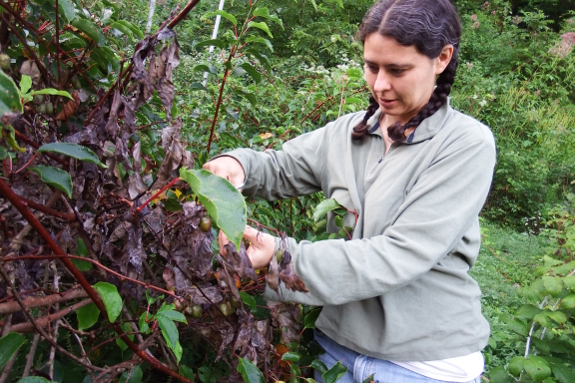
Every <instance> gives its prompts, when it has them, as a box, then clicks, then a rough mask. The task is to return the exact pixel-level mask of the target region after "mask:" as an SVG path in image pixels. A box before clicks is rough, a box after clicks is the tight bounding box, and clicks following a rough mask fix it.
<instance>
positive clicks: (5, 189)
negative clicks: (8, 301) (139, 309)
mask: <svg viewBox="0 0 575 383" xmlns="http://www.w3.org/2000/svg"><path fill="white" fill-rule="evenodd" d="M1 16H2V14H1V13H0V17H1ZM0 193H1V194H2V195H4V198H6V199H8V200H9V201H10V203H11V204H12V205H13V206H14V207H15V208H16V209H17V210H18V211H19V212H20V214H22V216H23V217H24V218H25V219H26V220H27V221H28V223H29V224H30V226H32V228H33V229H34V230H36V231H37V232H38V234H39V235H40V237H41V238H42V239H43V240H44V242H46V244H47V245H48V247H49V248H50V249H51V250H52V251H53V252H54V253H55V254H56V255H59V256H60V257H62V263H63V264H64V265H65V266H66V268H67V269H68V270H69V271H70V272H71V273H72V275H73V276H74V278H76V280H77V281H78V282H79V283H80V285H82V287H83V288H84V290H86V292H87V293H88V296H89V297H90V298H91V299H92V301H94V304H95V305H96V307H98V310H100V312H101V313H102V315H103V316H104V318H106V319H108V320H109V318H108V312H107V311H106V308H105V307H104V304H103V303H102V300H101V299H100V296H99V295H98V293H97V292H96V290H94V288H93V287H92V286H91V285H90V283H89V282H88V281H87V280H86V278H85V277H84V275H83V274H82V273H81V272H80V270H78V268H77V267H76V266H75V265H74V263H73V262H72V260H71V259H70V258H68V257H67V255H66V253H64V251H62V249H61V248H60V246H58V244H57V243H56V241H54V239H53V238H52V236H51V235H50V233H48V231H47V230H46V228H45V227H44V226H43V225H42V223H40V221H39V220H38V219H37V218H36V217H35V216H34V214H32V212H31V211H30V210H28V208H27V207H26V206H24V204H23V203H22V201H21V200H20V198H19V197H18V196H17V195H16V193H14V191H12V189H11V188H10V187H9V186H8V185H7V184H6V183H5V182H4V180H2V179H1V178H0ZM83 260H87V258H86V259H83ZM14 294H16V293H14ZM114 329H115V330H116V332H117V333H118V334H119V335H120V336H121V338H122V340H123V341H124V343H126V344H127V345H128V347H129V348H130V349H131V350H132V351H133V352H134V353H135V354H137V355H138V356H139V357H140V358H142V360H144V361H145V362H147V363H148V364H150V365H151V366H152V367H153V368H155V369H157V370H160V371H162V372H163V373H165V374H168V375H170V376H172V377H174V378H176V379H178V380H180V381H182V382H186V383H193V382H192V381H191V380H189V379H188V378H186V377H184V376H182V375H180V374H179V373H177V372H176V371H173V370H171V369H170V368H169V367H167V366H166V365H164V364H163V363H161V362H160V361H159V360H157V359H156V358H154V357H152V356H150V355H148V354H147V353H146V352H145V351H144V350H141V349H140V348H139V347H138V345H137V344H135V343H134V342H132V341H131V340H130V339H129V338H128V337H127V336H126V335H125V334H124V331H123V330H122V328H121V327H120V326H119V325H117V324H116V325H114Z"/></svg>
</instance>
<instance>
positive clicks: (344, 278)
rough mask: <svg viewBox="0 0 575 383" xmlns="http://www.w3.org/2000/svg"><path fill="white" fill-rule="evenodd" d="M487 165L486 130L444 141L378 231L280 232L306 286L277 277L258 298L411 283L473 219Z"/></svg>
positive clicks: (324, 301) (490, 159)
mask: <svg viewBox="0 0 575 383" xmlns="http://www.w3.org/2000/svg"><path fill="white" fill-rule="evenodd" d="M484 135H486V133H484ZM494 165H495V146H494V143H493V138H492V136H491V135H489V137H487V136H484V138H483V139H479V140H477V139H475V140H474V139H472V138H468V139H466V141H465V142H459V143H458V144H457V145H449V146H448V147H447V148H446V149H444V150H443V151H442V152H441V153H439V154H438V155H437V156H436V158H435V159H434V161H433V162H432V163H431V164H430V166H429V167H428V168H427V169H426V170H425V171H423V172H422V173H421V174H420V176H419V177H418V179H417V182H416V184H415V185H414V186H413V187H412V188H411V190H410V192H409V194H408V195H407V196H406V198H405V200H404V201H403V203H402V204H401V206H400V208H399V210H398V212H397V213H396V215H395V216H394V220H393V222H392V224H391V225H390V226H388V227H387V228H386V229H385V230H384V232H383V233H381V235H376V236H373V237H370V238H363V239H354V240H350V241H344V240H326V241H319V242H315V243H312V242H309V241H301V242H299V243H297V242H296V241H295V240H294V239H291V238H290V239H288V245H289V251H290V253H291V255H292V261H293V265H294V270H295V272H296V273H297V274H298V275H299V276H300V277H301V278H302V280H303V281H304V283H305V284H306V286H307V288H308V289H309V291H310V292H309V293H307V294H303V293H297V292H291V291H288V290H286V289H285V288H284V287H283V285H282V286H281V289H282V290H281V292H282V296H281V297H278V296H277V295H276V294H275V293H274V292H273V291H271V290H270V289H267V291H266V294H265V295H266V298H267V299H274V300H279V299H281V300H286V301H293V302H298V303H304V304H311V305H341V304H344V303H348V302H351V301H358V300H363V299H367V298H372V297H376V296H380V295H384V294H385V293H386V292H389V291H393V290H395V289H399V288H401V287H402V286H405V285H407V284H410V283H412V282H413V281H415V280H417V279H418V278H419V277H421V276H422V275H423V274H425V273H427V272H429V271H430V270H431V269H432V268H433V267H434V266H435V265H436V264H437V263H438V262H439V261H440V260H441V258H442V257H444V256H445V255H446V254H448V253H449V252H450V251H452V250H453V248H454V247H455V246H456V244H457V243H458V241H461V240H462V237H463V236H464V234H465V232H466V230H467V229H468V228H469V227H470V226H471V225H472V224H473V222H474V220H477V217H478V214H479V212H480V210H481V208H482V206H483V204H484V202H485V199H486V197H487V194H488V191H489V187H490V185H491V179H492V176H493V168H494Z"/></svg>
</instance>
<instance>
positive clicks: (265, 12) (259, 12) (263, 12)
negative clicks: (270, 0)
mask: <svg viewBox="0 0 575 383" xmlns="http://www.w3.org/2000/svg"><path fill="white" fill-rule="evenodd" d="M253 15H254V17H257V16H259V17H263V18H265V19H269V20H272V21H274V22H276V23H278V24H279V25H280V27H282V29H283V27H284V23H283V21H282V20H281V19H280V18H279V17H277V16H276V15H270V11H269V9H267V8H266V7H263V8H256V10H255V11H254V13H253Z"/></svg>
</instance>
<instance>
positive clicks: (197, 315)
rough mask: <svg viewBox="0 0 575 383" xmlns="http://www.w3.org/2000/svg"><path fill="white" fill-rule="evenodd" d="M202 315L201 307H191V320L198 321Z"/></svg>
mask: <svg viewBox="0 0 575 383" xmlns="http://www.w3.org/2000/svg"><path fill="white" fill-rule="evenodd" d="M203 314H204V310H202V306H199V305H193V306H192V318H194V319H200V318H201V317H202V315H203Z"/></svg>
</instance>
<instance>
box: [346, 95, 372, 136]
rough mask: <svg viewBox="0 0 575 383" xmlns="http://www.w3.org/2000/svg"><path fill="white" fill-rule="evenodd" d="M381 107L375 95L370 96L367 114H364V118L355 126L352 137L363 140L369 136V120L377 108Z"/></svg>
mask: <svg viewBox="0 0 575 383" xmlns="http://www.w3.org/2000/svg"><path fill="white" fill-rule="evenodd" d="M378 108H379V104H378V103H377V100H376V99H375V98H374V97H373V96H370V97H369V106H368V107H367V111H366V112H365V116H363V120H362V121H361V122H360V123H359V124H357V125H356V126H355V127H354V128H353V132H352V133H351V138H353V139H354V140H361V139H363V138H365V137H367V134H368V129H369V126H368V125H367V121H368V120H369V119H370V118H371V116H373V115H374V114H375V112H376V111H377V109H378Z"/></svg>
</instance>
